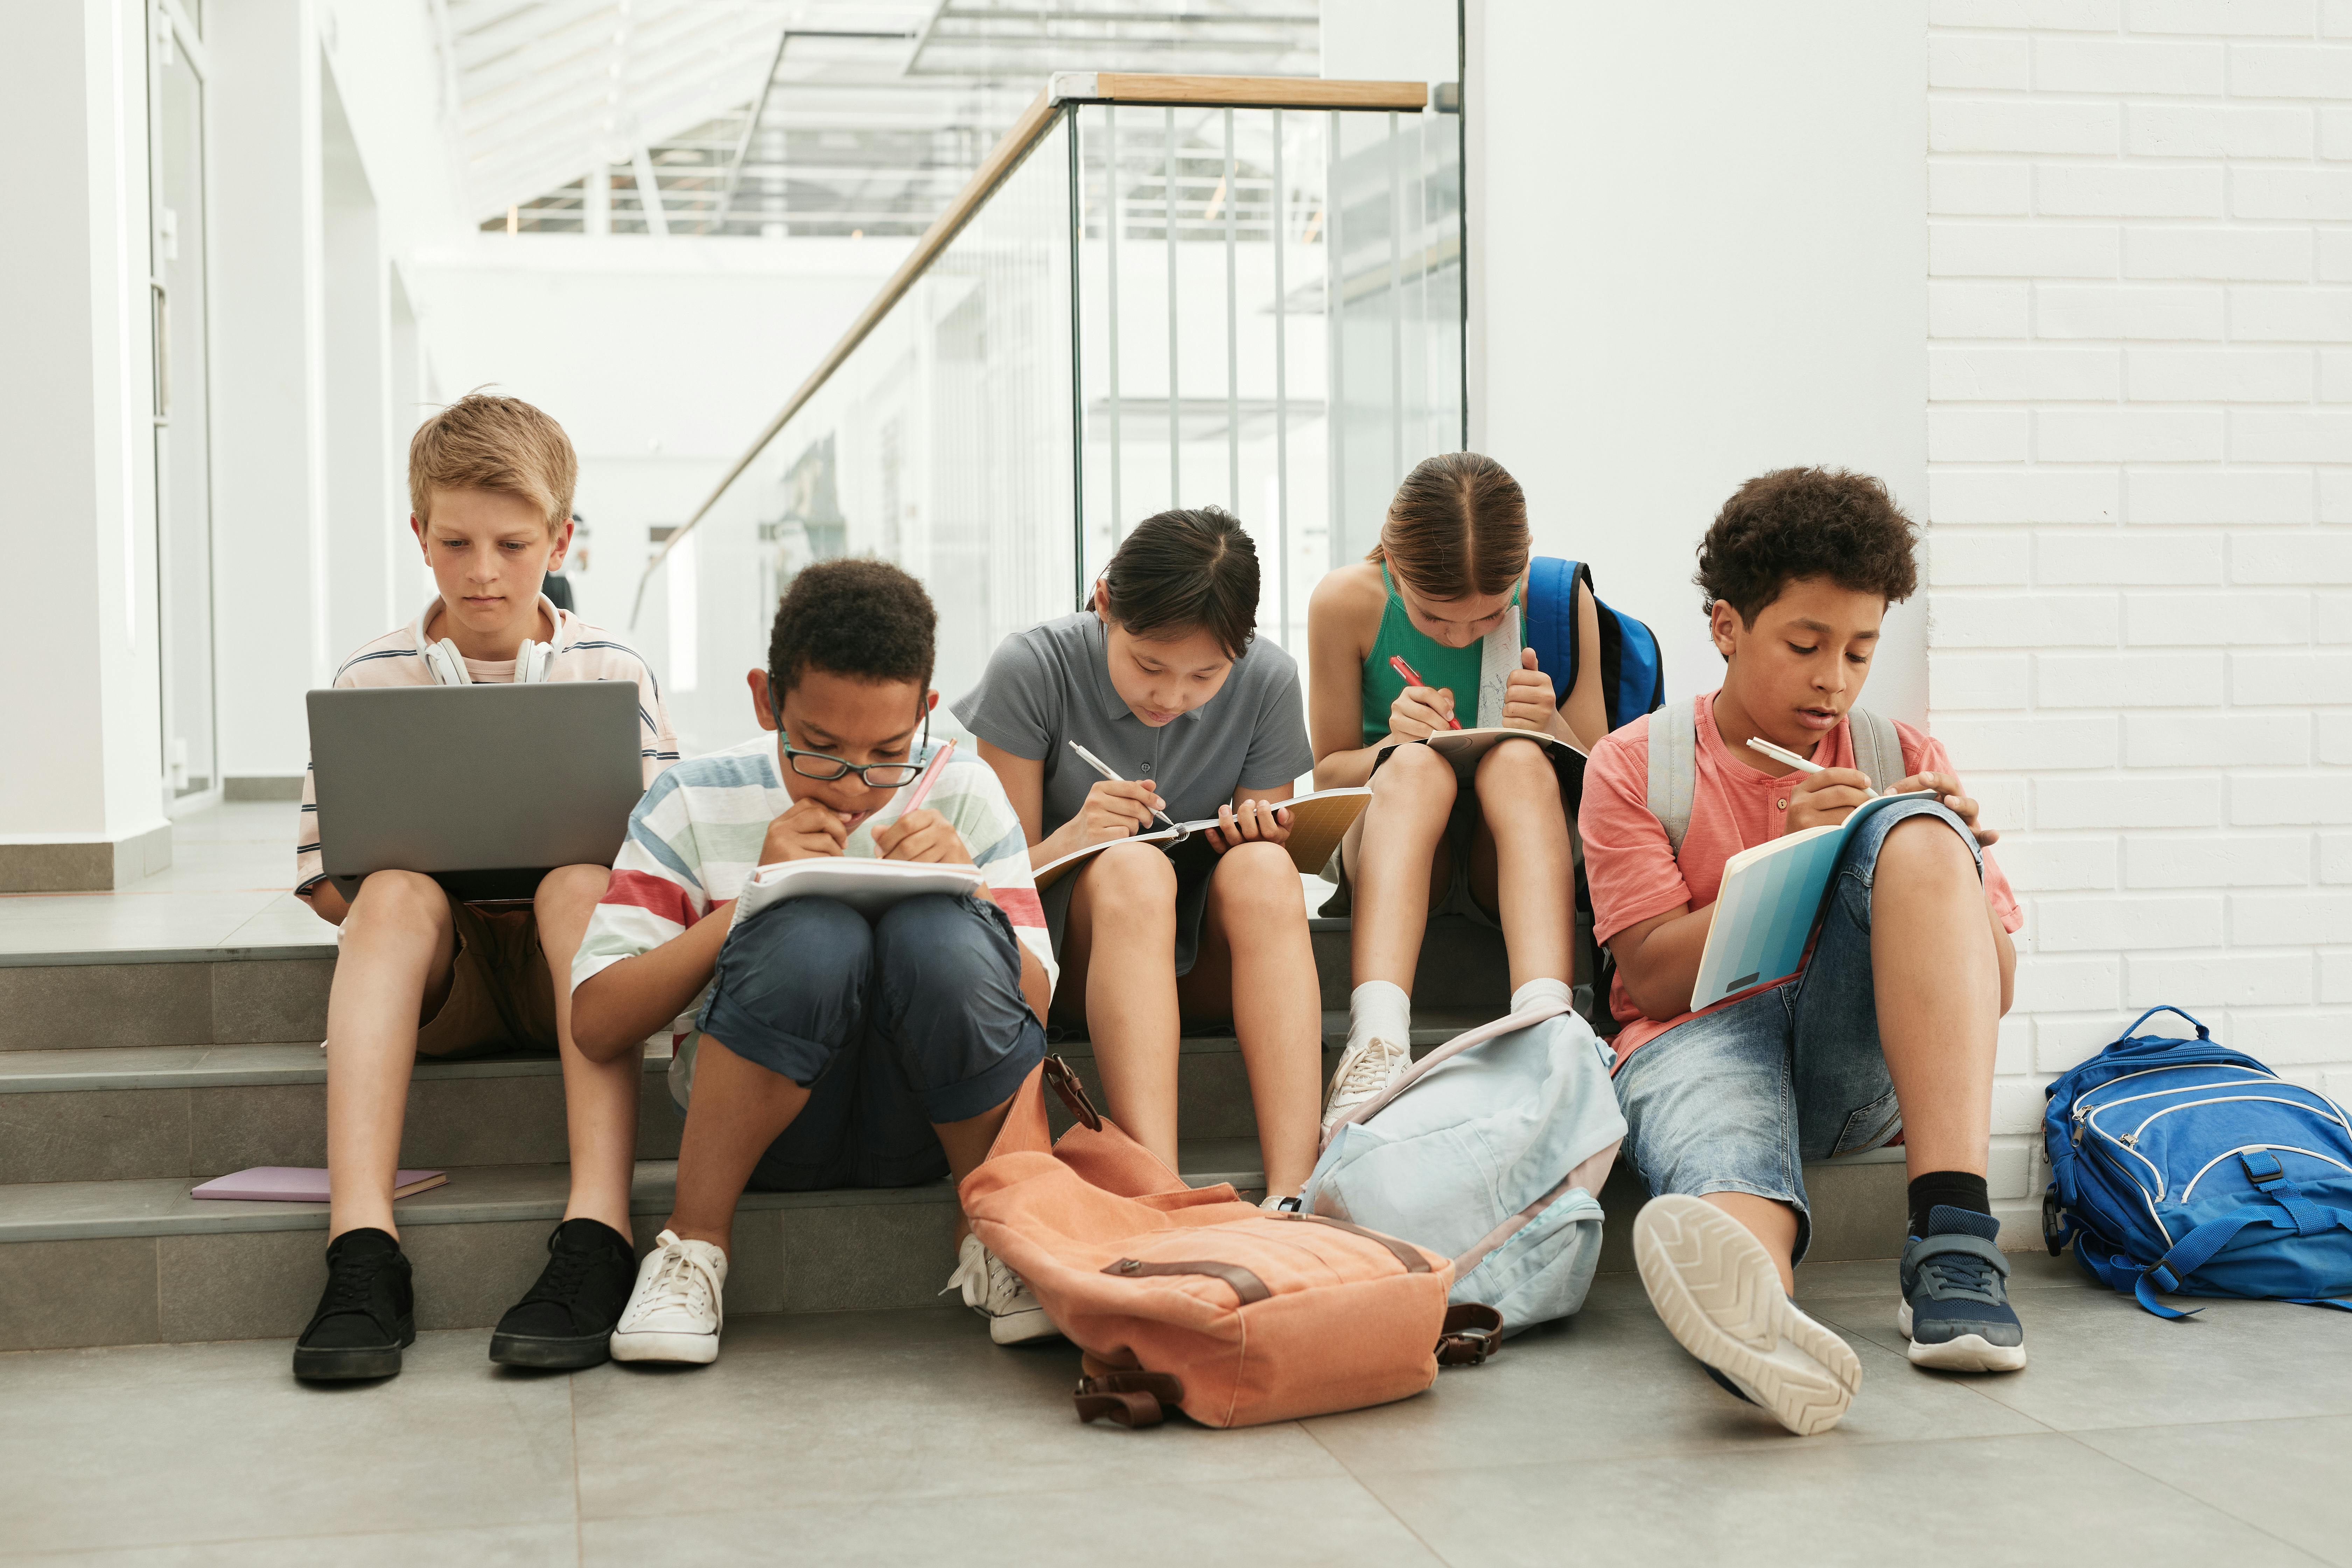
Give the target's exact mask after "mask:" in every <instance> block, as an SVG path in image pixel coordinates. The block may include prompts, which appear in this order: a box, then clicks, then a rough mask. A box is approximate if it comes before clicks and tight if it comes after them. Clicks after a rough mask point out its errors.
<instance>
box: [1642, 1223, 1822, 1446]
mask: <svg viewBox="0 0 2352 1568" xmlns="http://www.w3.org/2000/svg"><path fill="white" fill-rule="evenodd" d="M1633 1260H1634V1263H1635V1265H1636V1266H1637V1267H1638V1268H1640V1269H1641V1271H1642V1283H1643V1286H1644V1287H1645V1288H1646V1289H1648V1290H1649V1293H1650V1304H1651V1305H1652V1306H1653V1307H1654V1308H1656V1309H1657V1312H1658V1317H1659V1319H1660V1321H1663V1322H1664V1324H1665V1325H1666V1331H1667V1332H1668V1333H1670V1334H1672V1335H1674V1336H1675V1340H1676V1341H1677V1342H1679V1343H1680V1344H1681V1345H1682V1347H1683V1349H1685V1350H1686V1351H1688V1352H1691V1354H1693V1355H1695V1356H1696V1357H1698V1359H1699V1360H1700V1361H1702V1362H1704V1363H1706V1364H1707V1365H1708V1366H1710V1367H1712V1368H1714V1369H1716V1370H1717V1371H1718V1372H1720V1373H1723V1375H1724V1376H1726V1377H1727V1378H1729V1379H1730V1380H1731V1381H1732V1382H1733V1383H1734V1384H1738V1387H1739V1388H1740V1390H1741V1391H1742V1392H1744V1393H1745V1394H1747V1395H1748V1397H1749V1398H1750V1399H1752V1400H1754V1401H1755V1402H1756V1403H1757V1404H1758V1405H1761V1406H1762V1407H1763V1408H1764V1409H1766V1410H1768V1411H1769V1412H1770V1413H1771V1414H1772V1416H1773V1418H1774V1419H1775V1420H1777V1421H1779V1422H1780V1425H1781V1426H1786V1427H1787V1428H1788V1429H1789V1430H1790V1431H1791V1432H1794V1433H1796V1434H1797V1435H1798V1436H1801V1437H1811V1436H1816V1435H1817V1434H1820V1433H1822V1432H1826V1431H1828V1430H1829V1429H1830V1428H1831V1427H1832V1426H1836V1425H1837V1424H1838V1422H1839V1421H1840V1420H1842V1419H1843V1418H1844V1415H1845V1413H1846V1409H1847V1407H1848V1406H1849V1405H1852V1404H1853V1396H1854V1395H1855V1394H1859V1393H1860V1392H1861V1391H1862V1361H1861V1359H1860V1358H1859V1357H1857V1356H1856V1355H1855V1354H1854V1353H1853V1349H1852V1347H1850V1346H1849V1345H1847V1343H1846V1342H1844V1341H1843V1340H1842V1339H1840V1338H1838V1337H1837V1335H1836V1334H1834V1333H1832V1332H1831V1331H1829V1330H1828V1329H1825V1328H1823V1327H1822V1325H1821V1324H1819V1323H1817V1322H1815V1321H1813V1320H1812V1319H1811V1318H1809V1317H1807V1316H1805V1314H1804V1313H1802V1312H1801V1311H1799V1310H1797V1309H1796V1307H1795V1305H1794V1304H1793V1303H1791V1302H1790V1300H1789V1298H1788V1295H1787V1293H1786V1292H1784V1291H1783V1290H1782V1289H1780V1273H1779V1271H1778V1270H1777V1269H1775V1268H1773V1267H1772V1258H1771V1255H1770V1254H1769V1253H1767V1252H1766V1251H1765V1250H1764V1245H1763V1243H1761V1242H1759V1241H1758V1240H1757V1239H1756V1238H1755V1237H1753V1236H1750V1235H1749V1234H1748V1228H1747V1227H1746V1226H1743V1225H1741V1224H1740V1223H1739V1222H1738V1220H1736V1219H1734V1218H1732V1217H1731V1216H1730V1215H1727V1214H1726V1213H1724V1212H1723V1211H1722V1210H1721V1209H1719V1208H1717V1207H1716V1206H1715V1205H1713V1204H1710V1203H1707V1202H1706V1201H1704V1200H1702V1199H1699V1198H1695V1197H1689V1196H1686V1195H1685V1194H1668V1195H1666V1196H1664V1197H1659V1198H1653V1199H1651V1200H1650V1201H1649V1203H1647V1204H1645V1205H1643V1208H1642V1212H1641V1213H1640V1214H1638V1215H1635V1216H1634V1218H1633Z"/></svg>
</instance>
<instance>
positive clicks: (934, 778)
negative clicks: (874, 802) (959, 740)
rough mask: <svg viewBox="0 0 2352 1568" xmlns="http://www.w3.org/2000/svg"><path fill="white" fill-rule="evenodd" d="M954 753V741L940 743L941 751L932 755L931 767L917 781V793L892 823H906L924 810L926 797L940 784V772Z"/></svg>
mask: <svg viewBox="0 0 2352 1568" xmlns="http://www.w3.org/2000/svg"><path fill="white" fill-rule="evenodd" d="M954 752H955V742H953V741H942V742H940V749H939V750H938V751H936V752H932V753H931V765H930V766H929V767H927V768H925V769H924V770H923V776H922V777H920V778H919V779H917V780H916V781H915V793H914V794H912V795H908V797H907V804H906V805H903V806H900V807H899V808H898V816H894V817H892V818H891V819H890V820H891V821H893V822H904V821H906V820H907V818H908V816H912V815H913V814H914V813H916V812H918V811H920V810H922V809H923V801H924V799H925V797H927V796H928V795H929V794H930V793H931V786H932V785H933V784H937V783H939V782H940V770H941V769H943V768H945V767H946V766H947V765H948V758H949V757H950V755H952V754H953V753H954Z"/></svg>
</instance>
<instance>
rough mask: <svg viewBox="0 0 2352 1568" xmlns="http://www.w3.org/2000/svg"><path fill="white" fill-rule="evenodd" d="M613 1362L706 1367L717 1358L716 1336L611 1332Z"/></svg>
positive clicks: (717, 1337) (717, 1345) (717, 1342)
mask: <svg viewBox="0 0 2352 1568" xmlns="http://www.w3.org/2000/svg"><path fill="white" fill-rule="evenodd" d="M612 1355H613V1359H614V1361H655V1362H677V1363H680V1364H682V1365H686V1366H709V1364H710V1363H712V1362H715V1361H717V1360H718V1359H719V1336H718V1335H717V1334H662V1333H634V1334H624V1333H619V1332H615V1333H614V1334H613V1336H612Z"/></svg>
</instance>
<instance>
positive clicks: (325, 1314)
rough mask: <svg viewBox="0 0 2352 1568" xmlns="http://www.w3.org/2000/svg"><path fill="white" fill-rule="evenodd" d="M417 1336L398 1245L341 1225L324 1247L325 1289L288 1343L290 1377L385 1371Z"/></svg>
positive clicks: (378, 1234) (386, 1373) (382, 1374)
mask: <svg viewBox="0 0 2352 1568" xmlns="http://www.w3.org/2000/svg"><path fill="white" fill-rule="evenodd" d="M415 1342H416V1293H415V1289H413V1288H412V1287H411V1285H410V1283H409V1271H408V1259H407V1258H405V1257H404V1256H402V1254H401V1250H400V1243H398V1242H397V1241H394V1239H393V1238H392V1237H389V1236H387V1235H385V1234H384V1233H383V1231H380V1230H374V1229H366V1230H347V1231H345V1232H343V1234H342V1235H341V1236H339V1237H335V1239H334V1240H333V1241H332V1242H331V1243H330V1244H329V1245H328V1247H327V1289H326V1293H325V1294H324V1295H322V1296H320V1298H319V1310H318V1311H317V1312H315V1313H314V1314H312V1315H311V1318H310V1327H308V1328H306V1329H304V1330H303V1331H302V1337H301V1338H300V1339H299V1340H296V1341H295V1342H294V1375H295V1376H297V1377H306V1378H315V1379H320V1380H322V1381H324V1380H329V1379H345V1378H360V1377H390V1376H392V1375H394V1373H397V1372H399V1371H400V1352H401V1350H402V1347H404V1346H406V1345H412V1344H415Z"/></svg>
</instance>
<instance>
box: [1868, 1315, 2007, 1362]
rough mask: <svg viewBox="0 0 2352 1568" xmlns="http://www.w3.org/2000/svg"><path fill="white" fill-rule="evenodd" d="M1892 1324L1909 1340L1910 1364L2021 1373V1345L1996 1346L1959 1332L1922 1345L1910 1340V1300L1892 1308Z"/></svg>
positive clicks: (1982, 1339)
mask: <svg viewBox="0 0 2352 1568" xmlns="http://www.w3.org/2000/svg"><path fill="white" fill-rule="evenodd" d="M1895 1327H1896V1328H1898V1329H1900V1330H1902V1331H1903V1337H1904V1338H1905V1339H1906V1340H1911V1350H1910V1356H1911V1364H1912V1365H1913V1366H1924V1367H1929V1368H1932V1369H1934V1370H1935V1371H1937V1372H2023V1371H2024V1370H2025V1347H2024V1346H2023V1345H1997V1344H1994V1343H1993V1342H1991V1341H1990V1340H1988V1339H1986V1338H1985V1337H1984V1336H1983V1335H1982V1334H1961V1335H1959V1336H1958V1337H1957V1338H1954V1339H1948V1340H1946V1341H1944V1342H1943V1343H1941V1344H1923V1343H1921V1342H1919V1341H1917V1340H1913V1339H1911V1303H1910V1302H1908V1301H1906V1302H1904V1303H1903V1304H1902V1305H1901V1306H1900V1307H1897V1308H1896V1309H1895Z"/></svg>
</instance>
